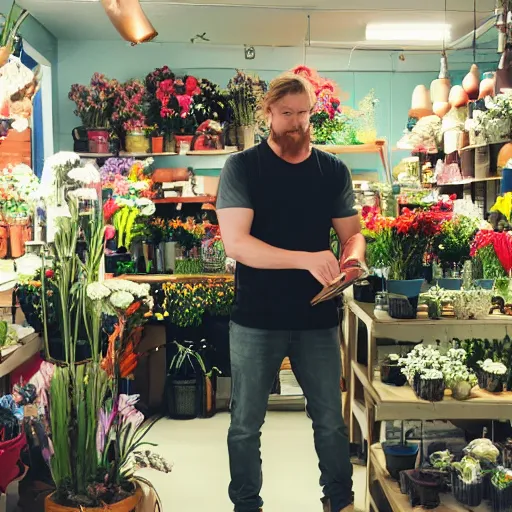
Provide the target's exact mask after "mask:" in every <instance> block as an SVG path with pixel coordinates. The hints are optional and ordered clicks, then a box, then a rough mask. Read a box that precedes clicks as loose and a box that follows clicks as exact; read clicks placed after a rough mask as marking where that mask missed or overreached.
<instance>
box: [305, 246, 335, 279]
mask: <svg viewBox="0 0 512 512" xmlns="http://www.w3.org/2000/svg"><path fill="white" fill-rule="evenodd" d="M301 267H302V268H303V269H304V270H308V271H309V272H310V273H311V274H312V275H313V277H314V278H315V279H316V280H317V281H318V282H319V283H320V284H322V285H323V286H327V285H328V284H330V283H331V282H332V281H333V280H334V279H336V278H337V277H338V276H339V275H340V269H339V263H338V260H337V259H336V256H334V254H333V253H332V252H331V251H321V252H309V253H304V255H303V256H302V265H301Z"/></svg>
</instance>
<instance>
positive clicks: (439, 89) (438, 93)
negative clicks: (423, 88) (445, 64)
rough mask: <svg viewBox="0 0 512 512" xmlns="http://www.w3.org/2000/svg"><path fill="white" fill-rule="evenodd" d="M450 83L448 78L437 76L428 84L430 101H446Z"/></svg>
mask: <svg viewBox="0 0 512 512" xmlns="http://www.w3.org/2000/svg"><path fill="white" fill-rule="evenodd" d="M451 87H452V86H451V83H450V79H449V78H437V79H436V80H434V81H433V82H432V83H431V84H430V99H431V100H432V103H437V102H443V103H444V102H447V101H448V97H449V96H450V89H451Z"/></svg>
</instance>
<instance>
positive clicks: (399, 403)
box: [352, 361, 512, 421]
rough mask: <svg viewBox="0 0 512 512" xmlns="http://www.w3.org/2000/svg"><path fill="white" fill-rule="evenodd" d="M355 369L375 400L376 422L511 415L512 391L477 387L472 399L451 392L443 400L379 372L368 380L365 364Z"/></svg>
mask: <svg viewBox="0 0 512 512" xmlns="http://www.w3.org/2000/svg"><path fill="white" fill-rule="evenodd" d="M352 368H353V370H354V374H355V375H356V377H357V379H358V380H359V381H360V382H361V384H362V386H363V387H364V389H365V391H366V392H367V393H368V394H369V395H370V397H371V399H372V401H373V402H375V418H376V420H377V421H385V420H389V421H393V420H435V419H452V420H464V419H474V420H476V419H489V418H494V419H496V420H508V419H510V418H511V417H512V392H510V391H508V392H503V393H489V392H488V391H485V390H482V389H480V388H479V387H478V386H477V387H475V388H473V390H472V392H471V398H469V399H468V400H464V401H460V400H455V399H454V398H452V396H451V392H450V391H446V392H445V397H444V399H443V400H441V401H440V402H427V401H426V400H421V399H420V398H418V397H417V396H416V395H415V394H414V391H413V390H412V388H411V387H410V386H409V385H405V386H402V387H397V386H390V385H388V384H383V383H382V382H381V380H380V375H379V374H378V373H377V374H376V376H375V378H374V380H373V381H371V382H369V379H368V378H367V377H366V375H367V373H366V372H367V369H366V367H365V366H363V365H361V364H359V363H356V362H355V361H352Z"/></svg>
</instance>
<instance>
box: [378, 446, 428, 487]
mask: <svg viewBox="0 0 512 512" xmlns="http://www.w3.org/2000/svg"><path fill="white" fill-rule="evenodd" d="M382 449H383V450H384V455H385V457H386V469H387V471H388V473H389V474H390V475H391V478H394V479H395V480H398V479H399V475H400V471H405V470H407V469H414V468H415V466H416V459H417V458H418V451H419V445H417V444H389V443H387V442H386V443H382Z"/></svg>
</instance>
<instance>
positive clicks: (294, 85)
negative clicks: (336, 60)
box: [261, 72, 316, 117]
mask: <svg viewBox="0 0 512 512" xmlns="http://www.w3.org/2000/svg"><path fill="white" fill-rule="evenodd" d="M304 93H305V94H307V95H308V96H309V103H310V108H311V109H312V108H313V107H314V106H315V103H316V93H315V89H314V88H313V86H312V85H311V83H310V82H308V80H306V79H305V78H304V77H302V76H300V75H296V74H295V73H291V72H287V73H283V74H282V75H279V76H278V77H277V78H274V79H273V80H272V81H271V82H270V85H269V88H268V91H267V92H266V94H265V96H263V100H262V102H261V112H262V114H263V116H264V117H267V116H268V113H269V112H270V107H271V106H272V105H273V104H274V103H276V102H277V101H279V100H280V99H281V98H284V97H285V96H287V95H288V94H304Z"/></svg>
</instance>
